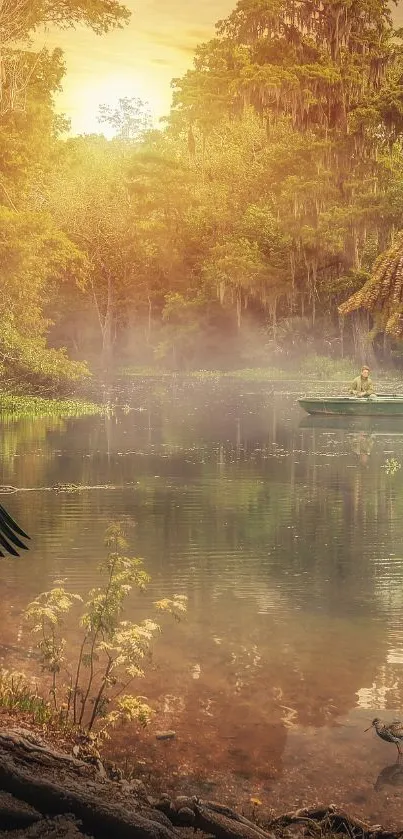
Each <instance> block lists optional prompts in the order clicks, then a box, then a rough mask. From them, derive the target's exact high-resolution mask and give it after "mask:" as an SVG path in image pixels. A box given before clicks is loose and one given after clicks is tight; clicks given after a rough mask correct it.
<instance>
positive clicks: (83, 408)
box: [0, 392, 106, 419]
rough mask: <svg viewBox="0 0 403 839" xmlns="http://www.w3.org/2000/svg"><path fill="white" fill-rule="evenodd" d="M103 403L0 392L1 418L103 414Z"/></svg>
mask: <svg viewBox="0 0 403 839" xmlns="http://www.w3.org/2000/svg"><path fill="white" fill-rule="evenodd" d="M105 411H106V408H105V406H104V405H96V404H95V403H94V402H84V401H81V400H78V399H77V400H73V399H63V400H61V399H43V398H42V397H40V396H16V395H15V394H12V393H4V392H3V393H1V392H0V413H1V416H2V418H3V419H4V417H7V418H8V419H20V418H21V417H79V416H84V415H91V414H103V413H105Z"/></svg>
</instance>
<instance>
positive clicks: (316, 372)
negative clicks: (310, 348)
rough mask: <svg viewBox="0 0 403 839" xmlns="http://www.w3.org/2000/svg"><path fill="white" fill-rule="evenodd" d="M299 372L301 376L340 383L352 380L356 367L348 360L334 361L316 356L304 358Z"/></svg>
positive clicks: (339, 359) (326, 357)
mask: <svg viewBox="0 0 403 839" xmlns="http://www.w3.org/2000/svg"><path fill="white" fill-rule="evenodd" d="M300 370H301V373H302V375H303V376H307V377H313V378H315V379H327V380H329V379H330V380H341V381H345V380H346V379H352V378H353V376H355V375H356V374H357V370H356V365H354V362H353V361H351V360H350V359H347V358H338V359H334V358H329V357H328V356H321V355H316V354H313V355H310V356H307V357H306V358H304V359H303V361H302V362H301V366H300Z"/></svg>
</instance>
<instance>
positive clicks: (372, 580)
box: [0, 382, 403, 823]
mask: <svg viewBox="0 0 403 839" xmlns="http://www.w3.org/2000/svg"><path fill="white" fill-rule="evenodd" d="M295 398H296V396H295V395H294V394H288V393H286V392H285V393H276V394H274V393H273V392H272V389H271V388H270V387H267V388H266V387H264V386H262V385H253V386H251V385H250V384H248V385H247V386H245V385H242V384H241V383H238V384H236V383H235V384H234V383H226V384H223V383H222V382H221V383H215V382H212V383H208V384H206V383H186V382H182V383H180V382H168V383H164V382H159V383H157V384H155V385H153V386H150V384H149V383H148V384H147V383H141V382H139V383H136V385H135V387H133V388H132V390H131V392H127V391H126V392H124V393H123V392H120V391H117V392H116V400H117V401H118V403H119V404H121V405H122V406H123V405H127V406H128V407H127V408H125V409H124V410H118V411H117V414H116V415H115V416H112V417H108V418H107V419H104V418H100V417H86V418H83V419H81V420H77V419H68V420H64V421H63V423H62V424H60V425H57V424H54V423H53V421H51V422H50V421H47V422H46V423H45V422H44V421H42V420H37V421H36V422H34V423H28V424H27V423H25V422H22V421H19V422H17V423H13V424H10V423H5V424H4V425H3V427H2V434H1V437H0V439H1V446H2V448H1V451H2V454H3V456H2V458H1V467H0V483H1V484H3V485H4V484H12V485H13V486H16V487H18V488H19V491H18V492H17V493H15V494H13V495H12V496H11V497H10V498H9V499H7V505H8V508H9V509H10V512H11V514H12V515H13V516H15V517H16V518H17V520H18V521H21V524H22V526H23V527H24V529H26V530H27V531H28V532H30V533H32V534H33V535H34V536H35V539H34V542H35V543H34V545H33V548H32V549H31V550H30V555H29V557H27V558H25V557H24V558H22V559H21V560H19V561H18V562H14V561H11V560H10V561H9V560H6V561H5V562H4V563H3V564H2V565H1V566H0V584H1V589H2V596H3V612H2V625H1V628H2V649H1V650H0V653H1V655H2V656H3V659H4V661H6V662H11V663H14V664H15V666H18V668H19V669H21V666H22V664H21V658H18V660H17V656H16V653H15V651H13V649H12V645H15V643H16V636H17V631H18V629H19V627H20V625H21V617H20V615H21V609H22V608H23V607H24V606H25V604H26V603H27V601H28V600H29V599H32V597H34V596H36V595H37V594H38V592H39V591H41V590H44V589H45V588H48V587H49V585H50V584H51V582H52V581H53V580H54V579H56V578H58V577H60V576H63V577H64V578H65V579H66V580H67V585H68V587H70V588H72V589H74V590H75V591H77V592H79V593H80V594H85V592H86V591H87V590H88V588H89V587H90V586H93V585H94V582H95V580H96V579H97V571H96V569H97V565H98V562H99V559H100V555H101V552H102V550H103V548H102V534H103V531H104V528H105V526H106V525H107V523H108V521H109V520H111V519H115V520H116V519H124V520H125V521H126V522H127V523H128V524H130V525H135V527H133V528H132V530H131V531H130V535H131V538H132V539H133V545H134V551H135V553H136V554H138V555H139V556H143V557H144V558H145V561H146V566H147V570H148V571H149V573H150V574H151V576H152V584H151V586H150V590H149V592H148V593H147V594H146V595H145V596H144V597H142V598H140V599H139V600H135V599H133V601H132V602H131V603H130V609H129V613H130V616H131V617H132V618H135V617H139V619H141V618H143V617H145V616H147V615H149V614H150V609H151V604H152V602H153V601H154V600H155V599H157V597H160V596H161V595H162V594H164V595H166V596H170V594H172V593H173V592H178V593H183V594H187V595H188V597H189V616H188V619H187V621H186V622H184V623H183V624H181V626H180V627H171V625H170V624H169V623H166V625H164V633H163V635H162V637H161V639H160V640H159V641H158V644H156V647H155V651H154V658H153V665H152V668H151V671H150V673H149V675H148V676H147V681H146V683H144V684H142V685H141V693H142V694H143V693H144V694H146V695H148V696H149V698H150V701H151V702H152V704H153V705H154V706H155V708H156V710H157V711H158V718H157V722H156V723H155V726H154V727H151V729H150V730H148V731H147V732H145V733H142V734H140V735H138V734H137V733H134V734H133V733H132V732H130V731H128V730H124V731H123V732H121V734H119V735H116V738H115V739H114V748H116V749H118V750H119V749H121V750H122V751H123V750H127V746H128V743H130V745H131V744H132V741H135V744H136V745H135V753H136V755H137V757H138V758H139V759H140V760H141V761H143V764H144V762H145V763H146V764H147V762H148V763H151V762H152V763H153V766H157V770H158V768H159V770H160V771H161V774H162V775H163V776H164V777H165V776H166V774H167V773H168V772H170V773H171V781H170V782H171V783H172V784H175V783H177V784H178V786H181V788H182V789H183V784H184V783H186V784H188V787H189V790H190V791H191V790H193V791H197V790H196V785H197V784H199V785H200V784H201V785H203V784H205V785H206V784H207V785H209V784H210V787H211V786H212V785H213V787H214V785H215V787H214V790H215V797H220V796H221V797H222V798H226V800H228V796H229V797H231V796H232V795H233V796H234V798H235V797H239V796H240V797H242V796H244V797H245V798H246V799H247V798H248V796H250V795H253V794H255V793H257V792H259V791H260V793H261V794H260V795H259V797H261V796H262V795H263V796H264V795H268V794H269V793H270V796H271V800H272V801H273V802H274V803H273V806H275V803H278V805H279V806H282V804H284V806H285V807H286V808H289V807H290V806H291V802H292V803H294V801H295V800H296V796H297V797H298V796H300V795H301V789H303V790H304V795H305V798H306V803H312V801H313V800H316V799H318V798H320V799H322V800H329V801H336V803H337V801H340V802H342V803H343V804H344V805H346V804H348V803H349V802H352V801H353V799H352V793H351V790H352V789H356V787H357V784H358V786H360V784H361V786H360V795H361V796H362V799H360V802H358V799H357V800H355V801H354V804H355V808H357V807H359V808H361V813H362V815H364V816H366V817H369V815H371V818H372V817H374V819H375V818H376V819H378V820H382V821H384V822H385V821H388V823H390V819H391V818H394V817H396V818H398V817H400V816H401V815H403V809H402V812H400V810H399V806H400V807H402V805H399V804H396V803H394V810H393V813H391V810H390V808H389V810H387V809H385V808H386V805H385V802H384V801H383V799H382V796H381V795H380V796H378V797H377V798H376V800H373V799H372V798H371V795H373V784H374V781H373V778H374V776H376V773H377V772H379V770H380V768H381V765H382V762H384V751H382V748H381V750H380V751H379V746H380V747H383V746H384V745H385V744H382V743H380V744H379V745H378V744H377V743H374V741H373V740H364V741H363V735H362V731H363V729H364V728H365V725H364V724H363V717H365V720H366V719H367V718H368V717H370V718H372V717H373V716H376V713H375V712H377V711H381V710H383V709H390V708H399V707H402V706H403V682H402V674H403V670H402V662H403V630H402V626H403V622H402V617H403V589H402V586H401V579H402V576H403V553H402V550H401V545H402V543H403V542H402V537H403V492H402V490H403V475H402V474H401V473H402V471H403V470H400V473H399V472H397V473H396V474H393V475H390V474H388V473H387V471H386V470H385V469H384V468H383V466H384V464H385V460H386V459H387V458H389V457H395V458H396V459H397V460H398V461H400V460H403V429H402V428H401V425H400V422H399V423H396V421H392V422H391V423H389V421H386V424H385V421H380V420H375V422H374V420H373V419H371V418H357V419H358V423H357V421H356V420H353V421H352V420H349V422H348V423H347V424H346V425H345V424H343V421H341V422H340V420H342V418H340V420H337V421H336V422H335V420H334V419H331V420H330V418H307V419H304V420H302V421H301V412H300V410H299V408H298V406H297V405H296V402H295ZM315 419H320V420H321V422H317V421H315ZM323 420H325V422H323ZM329 420H330V423H331V424H329ZM368 420H370V422H369V423H368ZM332 423H333V424H332ZM363 467H364V468H363ZM59 482H62V483H75V484H83V485H85V486H86V487H94V486H98V487H99V486H102V485H110V486H111V487H113V488H109V489H107V488H106V489H87V490H82V491H80V492H76V493H55V492H54V491H52V490H49V489H48V488H49V487H52V486H54V485H55V484H56V483H59ZM26 490H30V491H29V492H27V491H26ZM32 569H34V573H32ZM68 631H69V638H70V640H72V641H73V642H74V644H75V642H76V640H77V634H76V629H75V626H73V625H71V626H70V627H69V628H68ZM30 644H31V639H30V638H29V637H28V636H27V634H26V633H25V634H24V633H23V635H22V641H21V649H25V651H26V654H27V658H26V663H27V667H28V668H31V670H30V672H32V673H33V672H36V671H35V661H34V659H32V658H29V654H30ZM7 645H8V646H7ZM24 668H25V663H24ZM354 714H358V715H359V717H358V718H357V719H358V722H357V720H356V718H355V716H354ZM351 715H353V716H351ZM155 728H156V729H162V728H166V729H174V730H175V731H176V732H177V737H176V740H174V741H171V742H167V743H165V744H164V745H161V743H158V744H157V743H156V741H155V740H154V734H155ZM378 739H379V738H378ZM329 754H332V755H334V760H333V761H332V762H329V761H327V762H326V759H325V756H326V755H329ZM377 761H379V764H380V765H379V767H378V764H377ZM347 764H348V765H347ZM300 767H304V769H303V770H302V768H300ZM174 772H176V773H179V775H174V774H173V773H174ZM360 773H361V775H360ZM358 776H359V777H361V778H362V780H361V781H360V782H357V781H356V778H357V777H358ZM184 779H185V781H184ZM349 790H350V792H349ZM357 795H358V793H357Z"/></svg>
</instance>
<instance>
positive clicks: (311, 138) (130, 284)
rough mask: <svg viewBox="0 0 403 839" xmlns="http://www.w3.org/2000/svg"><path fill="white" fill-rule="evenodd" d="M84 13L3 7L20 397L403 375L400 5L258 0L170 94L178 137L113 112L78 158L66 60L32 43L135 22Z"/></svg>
mask: <svg viewBox="0 0 403 839" xmlns="http://www.w3.org/2000/svg"><path fill="white" fill-rule="evenodd" d="M87 6H88V8H87V7H86V4H85V3H83V2H82V0H69V2H67V3H66V2H65V0H52V2H49V3H45V4H44V3H42V2H39V1H38V2H37V3H36V2H31V0H30V2H24V0H21V3H19V4H18V14H17V15H15V14H11V12H10V10H11V8H12V7H11V5H10V8H9V9H8V12H7V8H8V6H7V2H6V3H5V4H3V5H2V9H1V10H0V32H1V33H2V38H3V45H2V59H1V60H2V78H3V83H2V93H1V100H0V118H1V132H0V159H1V174H0V187H1V189H0V217H1V218H0V221H1V225H0V248H1V260H0V272H1V276H0V285H1V289H2V294H1V297H0V313H1V330H0V365H1V367H0V371H1V373H2V376H3V382H4V383H6V384H7V385H12V384H13V383H15V384H16V385H17V384H21V383H25V385H26V386H29V387H31V388H32V387H34V386H35V387H38V388H41V389H42V390H47V389H49V390H52V389H59V390H60V389H61V388H62V387H65V386H66V383H67V382H69V381H71V380H77V379H79V378H81V377H82V376H83V375H85V373H86V369H87V368H86V364H85V363H84V362H87V363H88V364H89V365H90V366H92V367H96V368H98V369H105V368H107V367H111V366H113V365H114V364H123V365H125V364H126V365H128V364H131V365H135V364H142V365H145V364H147V365H160V366H161V367H163V368H166V369H191V368H197V367H204V368H207V367H212V366H218V367H221V368H227V369H228V368H231V367H238V368H239V367H240V366H242V365H244V366H248V367H251V366H254V365H261V366H263V365H264V364H268V363H271V364H272V363H279V360H281V359H283V360H284V359H288V360H294V359H298V358H299V357H300V356H301V354H302V353H306V352H309V350H314V351H315V352H318V353H320V354H322V355H323V354H330V355H334V356H340V355H345V354H347V355H352V354H355V355H356V356H357V357H361V358H363V357H365V358H366V359H367V360H371V356H373V354H374V352H375V353H376V354H378V355H379V356H382V357H384V358H389V357H392V356H393V355H394V356H395V357H399V354H400V350H399V346H400V343H399V340H400V338H401V335H402V334H403V317H402V316H401V310H402V311H403V307H402V300H401V296H402V288H403V249H402V248H401V243H400V238H399V237H397V239H396V231H398V230H399V229H401V228H402V227H403V221H402V214H403V156H402V141H401V136H402V129H403V85H402V78H403V53H402V47H401V40H402V35H401V33H400V32H396V31H395V29H394V25H393V20H392V17H391V13H390V10H389V8H388V5H387V3H386V2H383V0H372V2H371V3H368V2H367V0H356V2H355V3H354V4H351V3H350V2H348V0H339V1H338V2H337V3H335V2H334V0H313V2H312V0H297V2H296V0H278V2H275V3H271V2H270V3H268V2H267V0H239V2H238V4H237V6H236V8H235V10H234V11H233V12H232V14H230V15H229V17H228V18H227V19H226V20H224V21H221V22H220V23H218V24H217V29H216V36H215V37H214V38H213V39H212V40H211V41H210V42H208V43H206V44H203V45H201V46H200V47H199V48H198V49H197V51H196V55H195V60H194V68H193V69H192V70H190V71H188V72H187V73H186V75H185V76H184V77H183V78H181V79H176V80H174V81H173V90H174V93H173V107H172V110H171V114H170V115H169V117H168V119H167V121H166V124H165V127H164V128H162V129H161V130H159V131H156V130H153V129H151V128H150V123H149V117H148V113H147V109H146V106H145V105H144V104H143V103H142V102H141V101H139V100H138V99H135V98H133V99H123V98H122V99H120V100H119V102H117V104H116V108H115V109H114V108H111V107H107V106H104V107H103V108H101V109H100V132H101V131H102V128H103V125H104V124H108V127H112V128H113V131H114V134H115V137H114V139H113V140H107V139H105V137H103V136H101V135H92V136H84V137H78V138H72V139H68V138H67V134H66V129H67V128H68V126H67V124H66V121H65V120H64V119H62V118H61V117H60V116H59V115H57V114H56V113H55V110H54V104H53V97H54V94H55V93H56V91H57V90H58V89H59V88H60V86H61V85H62V84H63V75H64V64H63V55H62V53H61V51H60V50H55V51H53V52H51V53H49V52H48V51H47V50H42V51H41V52H39V53H35V52H33V51H32V50H31V49H30V48H29V47H28V45H27V47H26V49H22V48H21V43H22V42H23V39H24V38H27V37H28V36H29V35H30V33H31V32H32V31H33V30H34V28H35V27H36V26H38V25H39V24H40V23H46V22H52V23H56V24H60V25H66V24H74V23H77V22H81V23H86V24H87V25H89V26H91V27H92V28H93V29H95V30H96V31H105V32H107V30H108V29H110V28H111V27H113V26H117V25H123V24H124V23H125V21H126V20H127V18H128V13H127V12H126V10H125V9H124V8H123V7H122V6H120V5H119V4H118V3H115V2H113V3H111V2H110V0H91V2H88V4H87ZM7 14H8V18H7ZM105 37H107V35H106V36H105ZM17 38H18V43H19V47H18V48H17V46H16V42H17ZM393 243H394V245H395V246H394V249H393V248H392V251H389V249H390V247H391V245H393ZM384 252H386V256H384V257H383V258H382V259H383V261H382V260H381V261H380V262H378V263H376V260H377V258H378V257H379V255H380V254H381V255H382V254H384ZM374 266H375V268H374ZM342 304H344V307H342V312H343V314H340V312H339V306H342ZM401 321H402V324H401ZM63 347H64V348H65V350H63V349H61V348H63ZM50 348H51V349H50ZM63 383H64V384H63Z"/></svg>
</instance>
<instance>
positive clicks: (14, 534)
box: [0, 504, 30, 558]
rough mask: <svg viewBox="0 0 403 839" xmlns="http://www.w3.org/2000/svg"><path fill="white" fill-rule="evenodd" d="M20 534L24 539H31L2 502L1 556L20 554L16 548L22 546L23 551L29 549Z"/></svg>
mask: <svg viewBox="0 0 403 839" xmlns="http://www.w3.org/2000/svg"><path fill="white" fill-rule="evenodd" d="M20 536H22V538H23V539H30V536H28V534H27V533H25V531H24V530H22V529H21V527H20V526H19V525H18V524H17V522H15V521H14V519H13V518H12V517H11V516H10V513H8V512H7V510H6V509H5V507H3V506H2V504H0V557H2V558H4V557H5V556H6V554H11V556H19V553H18V551H17V550H16V548H20V549H21V550H23V551H27V550H28V547H27V545H24V542H22V541H21V539H20V538H19V537H20ZM3 551H5V553H4V552H3Z"/></svg>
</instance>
